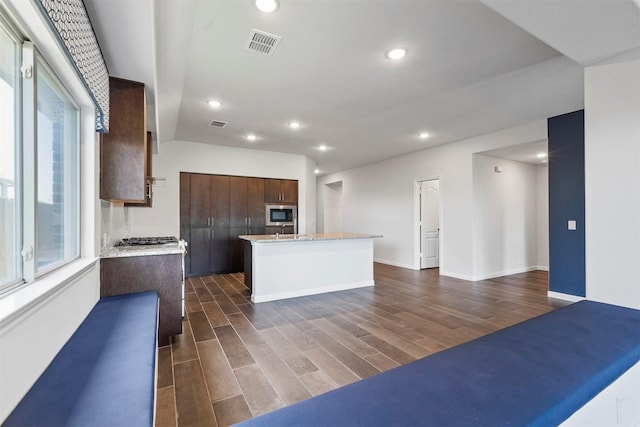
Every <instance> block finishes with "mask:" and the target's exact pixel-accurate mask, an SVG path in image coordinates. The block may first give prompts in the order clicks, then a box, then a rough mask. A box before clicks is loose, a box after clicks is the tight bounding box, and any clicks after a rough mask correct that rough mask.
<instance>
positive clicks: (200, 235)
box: [180, 172, 298, 277]
mask: <svg viewBox="0 0 640 427" xmlns="http://www.w3.org/2000/svg"><path fill="white" fill-rule="evenodd" d="M267 187H269V188H277V192H280V193H283V194H284V192H283V190H282V189H285V191H286V192H287V195H286V199H287V202H288V203H291V204H297V199H298V195H297V189H298V182H297V181H293V180H276V179H267V178H253V177H243V176H227V175H208V174H198V173H187V172H181V173H180V237H181V238H182V239H184V240H186V241H187V243H188V245H189V246H188V248H187V249H188V252H187V256H186V258H185V269H186V274H187V275H188V276H190V277H192V276H198V275H205V274H215V273H230V272H238V271H243V269H244V250H243V246H242V241H241V240H240V239H239V238H238V236H241V235H244V234H265V218H266V215H265V203H268V202H269V200H267V199H266V198H265V195H266V191H267ZM292 189H295V192H294V191H293V190H292ZM274 197H276V198H277V197H278V196H277V195H276V196H274ZM280 197H281V200H280V201H281V202H283V201H284V200H283V199H284V198H285V196H280Z"/></svg>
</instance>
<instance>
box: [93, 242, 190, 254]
mask: <svg viewBox="0 0 640 427" xmlns="http://www.w3.org/2000/svg"><path fill="white" fill-rule="evenodd" d="M184 253H185V244H184V240H180V242H178V244H177V245H176V244H165V245H141V246H114V247H111V248H107V249H103V250H102V253H101V254H100V258H121V257H132V256H150V255H172V254H179V255H183V254H184Z"/></svg>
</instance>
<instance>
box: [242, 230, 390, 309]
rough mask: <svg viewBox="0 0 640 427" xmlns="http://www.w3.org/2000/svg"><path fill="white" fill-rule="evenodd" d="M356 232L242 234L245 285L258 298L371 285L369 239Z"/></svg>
mask: <svg viewBox="0 0 640 427" xmlns="http://www.w3.org/2000/svg"><path fill="white" fill-rule="evenodd" d="M379 237H382V236H379V235H373V234H357V233H326V234H305V235H297V234H281V235H277V234H276V235H274V234H271V235H247V236H240V239H242V240H244V241H245V243H244V246H245V247H244V265H245V268H244V274H245V284H246V285H247V286H248V287H249V289H250V290H251V301H253V302H264V301H274V300H279V299H285V298H293V297H300V296H305V295H315V294H320V293H325V292H334V291H342V290H346V289H355V288H362V287H366V286H373V285H374V281H373V239H376V238H379Z"/></svg>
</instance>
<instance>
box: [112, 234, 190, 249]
mask: <svg viewBox="0 0 640 427" xmlns="http://www.w3.org/2000/svg"><path fill="white" fill-rule="evenodd" d="M178 243H179V241H178V238H177V237H175V236H162V237H130V238H128V239H122V240H120V241H119V242H118V243H116V244H115V246H117V247H122V246H151V245H175V246H177V245H178Z"/></svg>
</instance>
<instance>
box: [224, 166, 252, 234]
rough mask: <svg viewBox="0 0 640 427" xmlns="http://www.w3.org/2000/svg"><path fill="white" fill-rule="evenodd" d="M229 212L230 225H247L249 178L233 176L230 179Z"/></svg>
mask: <svg viewBox="0 0 640 427" xmlns="http://www.w3.org/2000/svg"><path fill="white" fill-rule="evenodd" d="M229 212H230V215H229V216H230V218H229V220H230V226H231V227H232V228H234V227H247V226H248V225H249V220H248V216H247V178H246V177H242V176H232V177H230V181H229Z"/></svg>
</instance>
